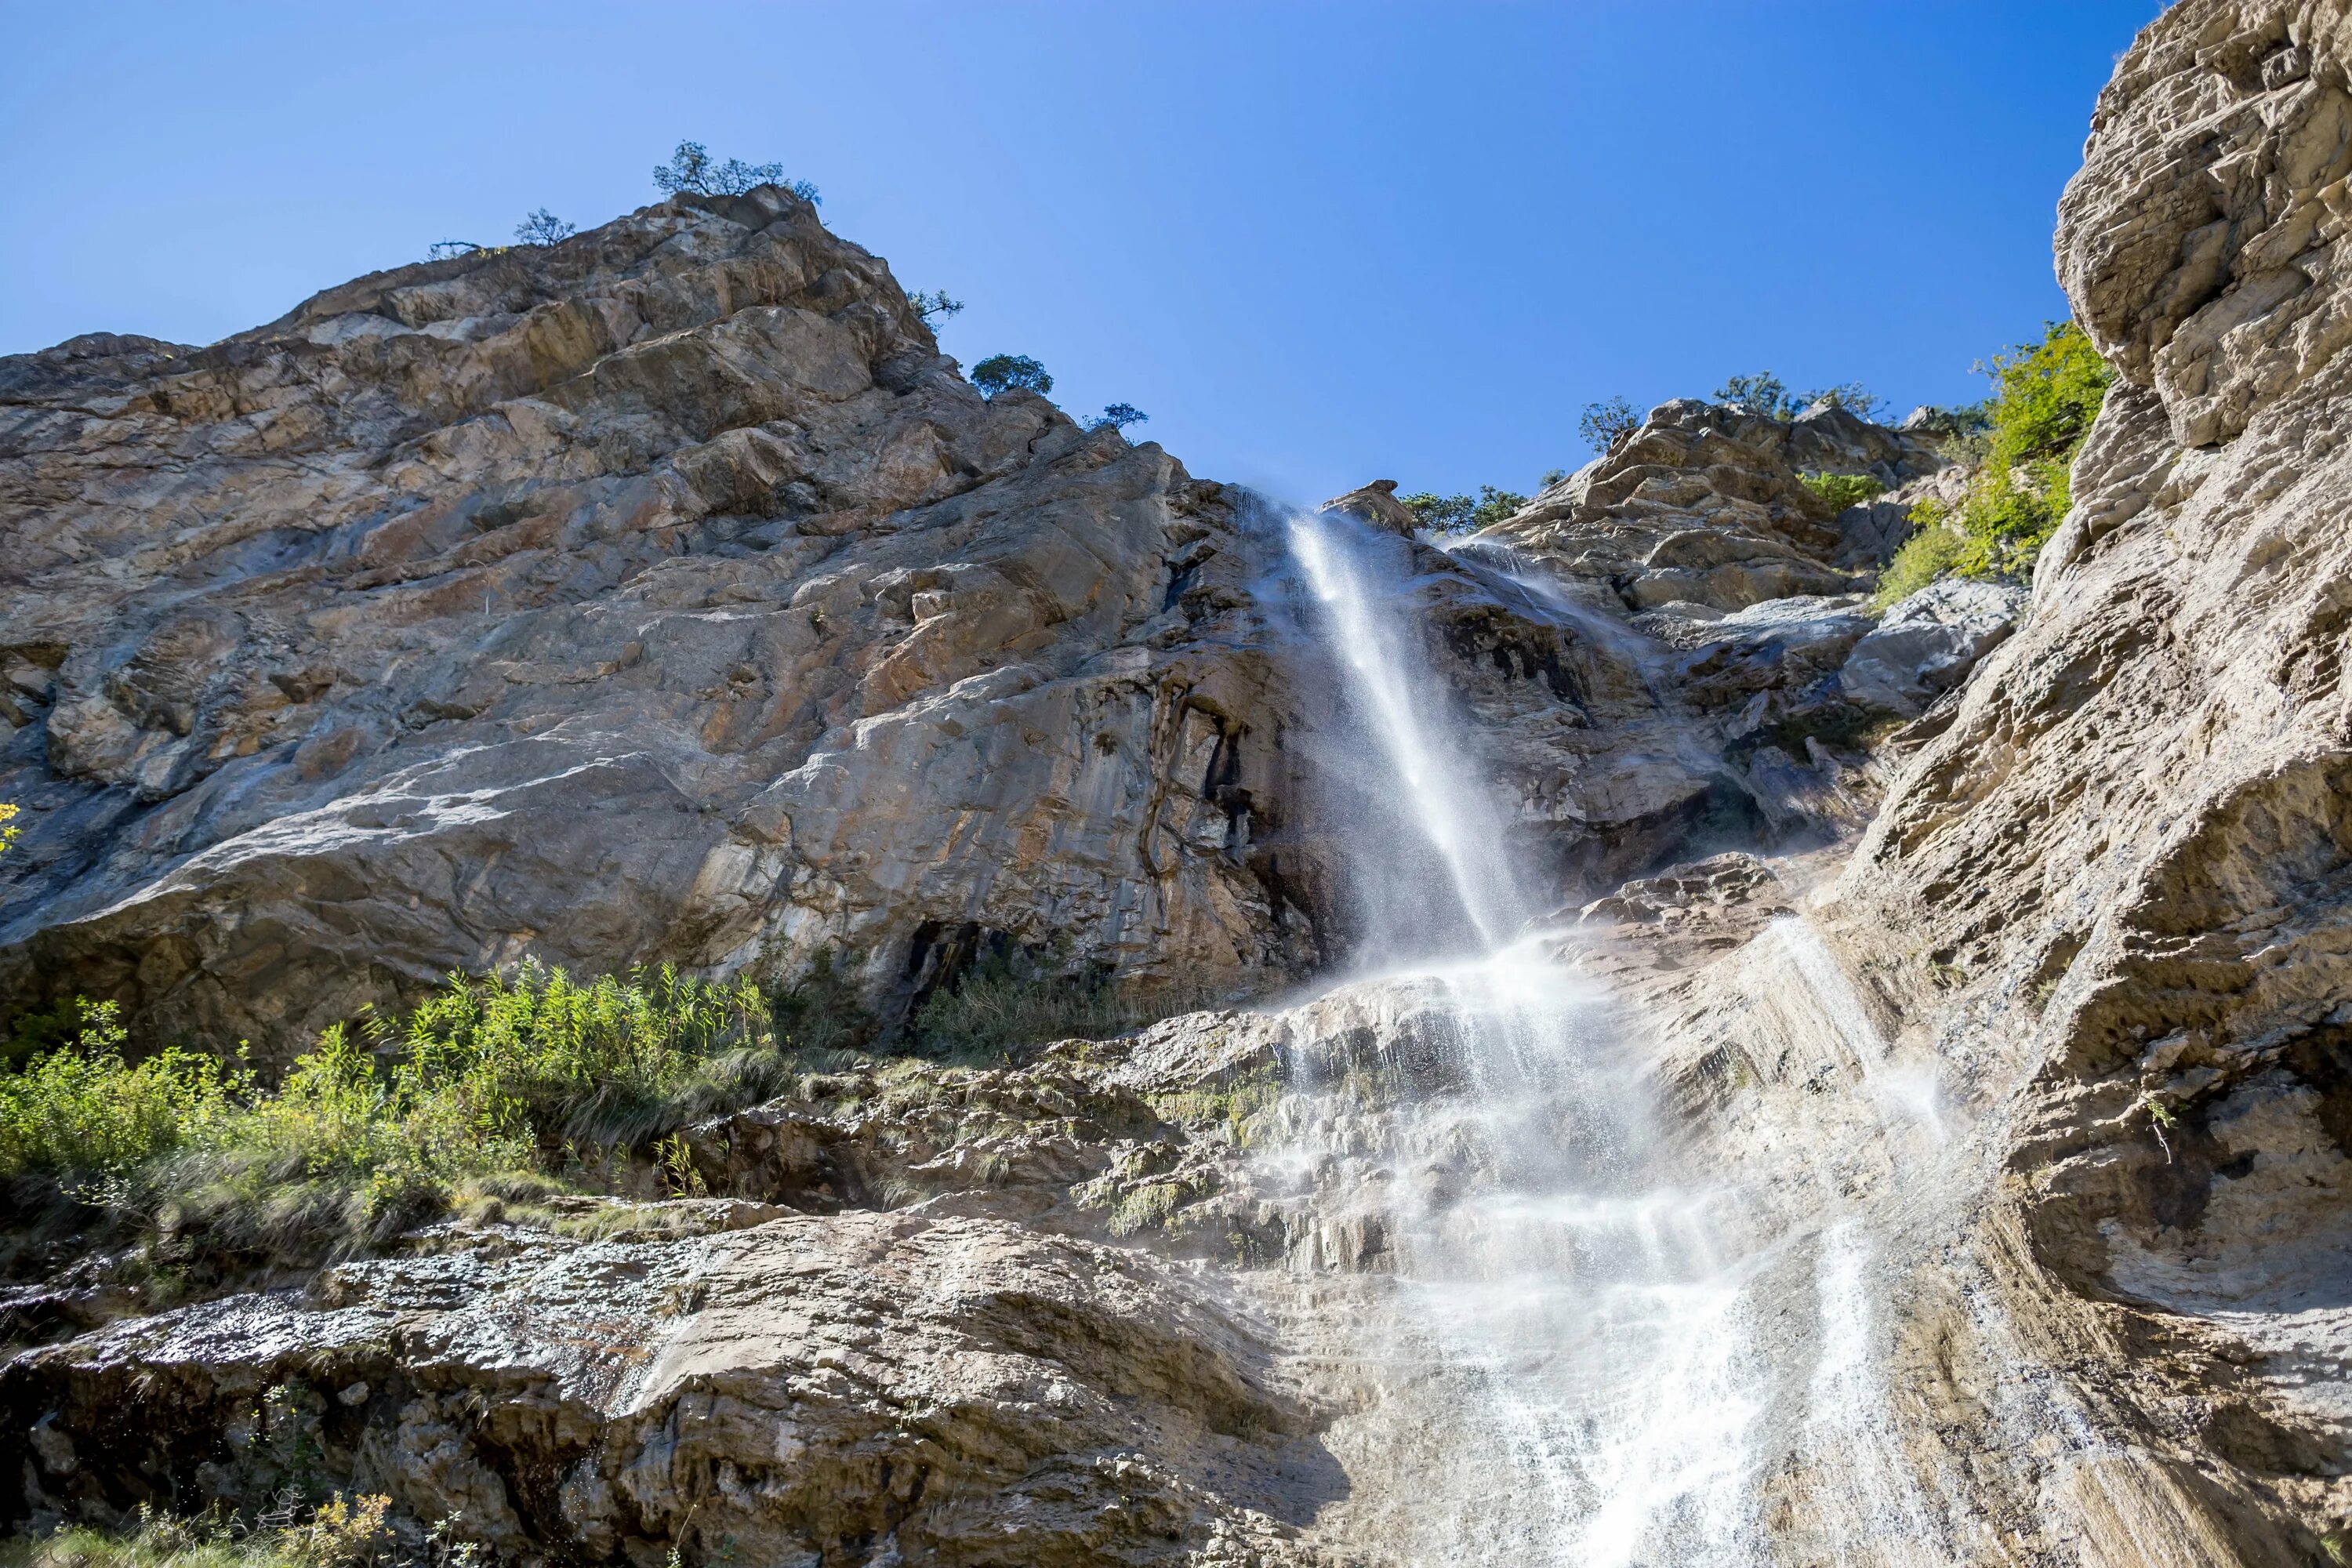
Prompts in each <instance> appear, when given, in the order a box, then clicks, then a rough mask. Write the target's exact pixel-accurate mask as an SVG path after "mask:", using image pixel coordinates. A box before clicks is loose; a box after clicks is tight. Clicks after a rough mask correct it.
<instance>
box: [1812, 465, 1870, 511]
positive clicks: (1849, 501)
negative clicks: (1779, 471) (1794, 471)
mask: <svg viewBox="0 0 2352 1568" xmlns="http://www.w3.org/2000/svg"><path fill="white" fill-rule="evenodd" d="M1797 479H1798V482H1799V483H1801V484H1802V485H1803V486H1804V487H1805V488H1806V489H1809V490H1811V491H1812V492H1813V493H1814V494H1815V495H1817V496H1819V497H1821V498H1822V500H1823V501H1825V502H1827V503H1828V504H1829V508H1830V510H1832V511H1843V510H1845V509H1846V508H1848V507H1850V506H1860V505H1862V503H1863V502H1864V501H1869V500H1877V499H1878V498H1879V497H1880V496H1883V495H1885V493H1886V487H1885V485H1882V484H1880V483H1879V482H1878V481H1877V480H1876V479H1872V478H1871V477H1870V476H1869V475H1868V474H1799V475H1798V476H1797Z"/></svg>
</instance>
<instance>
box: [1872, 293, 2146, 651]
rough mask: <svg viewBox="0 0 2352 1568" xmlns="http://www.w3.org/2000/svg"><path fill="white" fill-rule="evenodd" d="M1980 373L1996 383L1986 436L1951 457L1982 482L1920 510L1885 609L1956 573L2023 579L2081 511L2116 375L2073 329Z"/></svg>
mask: <svg viewBox="0 0 2352 1568" xmlns="http://www.w3.org/2000/svg"><path fill="white" fill-rule="evenodd" d="M1979 370H1982V371H1984V373H1985V374H1989V375H1990V376H1991V377H1992V379H1993V395H1992V397H1991V398H1990V400H1989V401H1988V402H1987V403H1986V404H1985V405H1984V407H1983V409H1982V411H1981V413H1982V428H1981V429H1980V430H1979V431H1976V432H1974V433H1971V434H1966V435H1961V436H1958V437H1954V438H1953V440H1952V441H1951V442H1949V443H1948V447H1947V449H1948V453H1949V455H1950V456H1952V457H1953V458H1956V459H1958V460H1960V461H1964V462H1970V463H1973V464H1974V465H1975V467H1976V474H1975V476H1974V477H1973V478H1972V479H1970V480H1969V489H1968V493H1967V494H1966V495H1964V496H1963V497H1961V499H1960V500H1959V501H1958V503H1957V504H1954V505H1945V504H1943V503H1941V502H1938V501H1935V500H1923V501H1921V502H1919V503H1918V504H1917V505H1916V506H1914V507H1913V508H1912V509H1911V521H1912V522H1913V523H1914V524H1915V525H1916V529H1917V531H1916V532H1915V533H1914V534H1913V535H1912V536H1911V538H1910V539H1909V540H1908V541H1907V542H1905V544H1904V546H1903V548H1902V549H1901V550H1899V551H1897V552H1895V560H1894V561H1893V563H1890V564H1889V565H1888V567H1887V569H1886V572H1885V575H1884V576H1882V577H1881V578H1880V579H1879V584H1878V593H1877V602H1878V604H1879V605H1881V607H1884V606H1885V605H1892V604H1894V603H1895V601H1896V600H1897V599H1900V598H1903V597H1904V596H1905V595H1909V594H1913V593H1916V592H1917V591H1918V590H1919V589H1921V588H1923V587H1925V586H1927V584H1929V583H1931V582H1933V581H1935V580H1936V579H1937V577H1940V576H1944V575H1946V574H1951V573H1958V574H1960V575H1962V576H1967V577H2005V578H2017V577H2022V576H2024V575H2025V574H2027V573H2029V572H2031V571H2032V569H2033V562H2034V558H2035V557H2036V556H2038V555H2039V554H2040V553H2041V552H2042V545H2043V544H2044V543H2046V542H2048V541H2049V538H2050V536H2051V534H2052V533H2053V532H2055V531H2057V527H2058V524H2059V522H2060V521H2062V520H2063V519H2064V517H2065V515H2066V511H2067V509H2068V508H2069V507H2071V506H2072V505H2073V504H2074V495H2073V492H2072V489H2071V488H2070V483H2069V478H2068V470H2069V469H2070V468H2072V467H2073V464H2074V454H2075V453H2076V452H2077V451H2079V450H2081V449H2082V445H2083V438H2084V437H2085V436H2087V435H2089V434H2090V429H2091V421H2092V420H2094V419H2095V418H2096V417H2097V416H2098V412H2099V405H2100V403H2101V402H2102V401H2104V400H2105V396H2106V393H2107V386H2108V384H2110V383H2111V382H2113V381H2114V380H2115V372H2114V371H2113V370H2112V369H2110V368H2109V366H2108V364H2107V363H2106V361H2105V360H2103V359H2101V358H2100V357H2099V353H2098V351H2097V350H2096V349H2095V348H2093V347H2092V346H2091V340H2090V339H2089V338H2088V337H2086V336H2084V332H2083V329H2082V328H2080V327H2078V326H2076V325H2075V324H2074V322H2072V321H2060V322H2057V323H2055V324H2054V325H2053V326H2051V327H2050V328H2049V329H2047V330H2046V331H2044V332H2043V333H2042V337H2041V339H2040V340H2039V341H2037V342H2030V343H2021V344H2020V345H2018V346H2017V347H2016V348H2013V349H2011V351H2009V353H2005V354H1995V355H1994V356H1993V360H1992V364H1991V366H1990V368H1989V369H1987V368H1986V367H1984V366H1979ZM1971 412H1973V411H1971Z"/></svg>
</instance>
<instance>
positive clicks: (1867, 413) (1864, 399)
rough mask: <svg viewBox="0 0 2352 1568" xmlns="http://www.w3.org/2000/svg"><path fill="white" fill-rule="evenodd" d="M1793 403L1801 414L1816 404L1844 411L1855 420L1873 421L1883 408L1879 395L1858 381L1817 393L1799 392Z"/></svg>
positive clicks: (1825, 388)
mask: <svg viewBox="0 0 2352 1568" xmlns="http://www.w3.org/2000/svg"><path fill="white" fill-rule="evenodd" d="M1795 401H1796V403H1797V405H1798V409H1797V411H1798V412H1799V413H1803V412H1804V411H1805V410H1806V409H1808V408H1811V406H1812V405H1814V404H1816V403H1826V404H1828V405H1830V406H1831V407H1832V408H1843V409H1844V410H1845V411H1846V412H1847V413H1849V414H1851V415H1853V416H1854V417H1855V418H1857V419H1875V418H1877V417H1878V411H1879V409H1880V407H1881V406H1883V400H1882V399H1881V398H1880V397H1879V395H1877V394H1876V393H1874V392H1873V391H1871V390H1870V388H1868V387H1866V386H1864V385H1863V384H1862V383H1860V382H1858V381H1849V382H1846V383H1844V384H1841V385H1838V386H1824V387H1822V389H1821V390H1820V391H1819V392H1801V393H1799V394H1797V396H1796V399H1795Z"/></svg>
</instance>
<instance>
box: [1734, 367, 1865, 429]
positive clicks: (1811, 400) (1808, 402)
mask: <svg viewBox="0 0 2352 1568" xmlns="http://www.w3.org/2000/svg"><path fill="white" fill-rule="evenodd" d="M1715 400H1716V401H1717V403H1727V404H1729V405H1732V406H1733V407H1735V408H1744V409H1746V410H1747V411H1748V413H1750V414H1760V415H1762V416H1764V417H1765V418H1767V419H1794V418H1795V417H1796V416H1798V415H1800V414H1802V413H1803V412H1804V411H1805V410H1806V409H1808V408H1811V406H1812V405H1814V404H1816V403H1826V404H1828V405H1830V406H1831V407H1832V408H1843V409H1845V410H1846V411H1847V412H1848V413H1850V414H1853V416H1856V417H1857V418H1862V419H1870V418H1874V417H1876V416H1877V413H1878V408H1879V399H1878V397H1877V395H1875V394H1874V393H1873V392H1872V391H1871V390H1870V389H1869V388H1868V387H1866V386H1864V385H1863V384H1862V383H1860V382H1858V381H1849V382H1845V383H1843V384H1839V385H1837V386H1824V387H1822V388H1820V389H1819V390H1817V391H1813V392H1790V390H1789V384H1788V383H1787V382H1785V381H1782V380H1781V379H1780V377H1779V376H1777V375H1774V374H1772V373H1771V372H1770V371H1769V370H1759V371H1758V372H1757V373H1756V374H1754V375H1735V376H1729V377H1727V378H1726V379H1725V381H1724V384H1722V385H1721V386H1718V387H1717V388H1716V389H1715Z"/></svg>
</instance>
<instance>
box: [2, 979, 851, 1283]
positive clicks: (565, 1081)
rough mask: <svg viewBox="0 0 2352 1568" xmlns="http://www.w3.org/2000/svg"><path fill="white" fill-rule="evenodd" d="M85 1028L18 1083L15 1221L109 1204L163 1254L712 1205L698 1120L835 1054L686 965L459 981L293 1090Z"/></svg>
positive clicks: (232, 1062)
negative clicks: (468, 1218) (565, 1197)
mask: <svg viewBox="0 0 2352 1568" xmlns="http://www.w3.org/2000/svg"><path fill="white" fill-rule="evenodd" d="M80 1015H81V1027H80V1028H79V1032H78V1033H77V1034H76V1036H75V1037H74V1038H73V1039H72V1040H71V1041H70V1042H68V1043H66V1044H63V1045H60V1046H58V1047H55V1048H53V1049H48V1050H44V1051H38V1052H36V1053H34V1054H32V1055H31V1056H30V1057H29V1058H28V1059H27V1060H26V1062H25V1065H24V1066H23V1068H20V1069H19V1070H17V1071H16V1072H14V1073H10V1074H7V1075H6V1076H5V1077H0V1178H8V1179H10V1180H11V1182H12V1186H11V1191H12V1194H14V1195H15V1198H16V1206H17V1208H18V1210H19V1212H18V1214H17V1215H16V1218H17V1219H18V1220H20V1221H23V1220H26V1219H33V1220H36V1221H38V1220H41V1219H42V1218H44V1217H47V1218H51V1219H58V1218H60V1217H61V1218H62V1220H63V1221H64V1222H66V1223H86V1222H87V1221H88V1219H89V1216H90V1214H91V1211H96V1212H97V1214H98V1215H100V1216H102V1218H103V1220H104V1221H105V1223H107V1224H110V1225H111V1226H116V1227H119V1228H120V1229H121V1230H122V1231H125V1232H128V1233H129V1234H131V1236H133V1237H138V1238H139V1239H141V1240H142V1241H143V1242H144V1243H145V1244H146V1245H147V1247H149V1249H150V1252H151V1255H152V1256H151V1262H153V1263H159V1264H168V1263H169V1262H170V1261H171V1260H173V1259H179V1260H183V1261H184V1260H186V1259H188V1258H191V1257H194V1256H195V1255H196V1254H197V1253H198V1252H199V1251H200V1250H201V1251H217V1252H226V1253H229V1254H233V1255H234V1254H246V1255H258V1256H262V1257H268V1258H314V1257H318V1256H321V1255H333V1254H336V1253H340V1252H343V1251H348V1250H351V1249H353V1248H356V1247H363V1246H365V1245H368V1244H370V1243H374V1242H382V1241H384V1240H387V1239H389V1238H390V1237H393V1236H394V1235H395V1234H397V1233H398V1232H400V1231H401V1230H404V1229H405V1228H408V1227H409V1226H413V1225H415V1224H416V1223H418V1222H419V1221H421V1220H423V1219H425V1218H428V1217H430V1216H431V1215H434V1214H436V1213H440V1212H446V1210H447V1209H449V1208H450V1207H451V1206H452V1205H453V1203H454V1202H456V1201H457V1200H460V1199H473V1200H496V1201H499V1202H517V1201H520V1202H526V1203H527V1202H528V1201H529V1199H530V1196H531V1195H537V1194H550V1193H555V1192H562V1191H576V1190H581V1189H583V1188H585V1189H600V1190H604V1191H614V1190H622V1191H632V1190H635V1189H643V1190H642V1192H640V1193H639V1194H638V1195H642V1196H648V1197H650V1196H658V1195H663V1194H672V1193H675V1194H686V1195H691V1194H692V1191H693V1178H692V1176H691V1166H690V1163H686V1162H685V1161H684V1160H683V1158H682V1155H681V1152H680V1150H681V1149H682V1145H678V1144H677V1143H675V1142H674V1140H673V1135H674V1134H675V1133H676V1132H677V1130H678V1129H680V1128H682V1127H684V1126H686V1125H688V1124H689V1123H691V1122H693V1121H700V1120H703V1119H705V1118H707V1117H710V1116H713V1115H717V1114H719V1113H721V1112H724V1111H727V1110H736V1109H740V1108H741V1107H743V1106H747V1105H751V1104H755V1103H757V1102H759V1101H761V1100H765V1099H769V1098H771V1097H772V1096H773V1095H775V1094H776V1093H778V1092H780V1091H782V1089H785V1088H787V1087H788V1086H792V1085H793V1084H796V1083H797V1082H798V1081H799V1079H800V1076H801V1074H802V1072H803V1070H805V1069H806V1068H810V1067H812V1066H824V1065H830V1062H831V1059H832V1058H833V1057H834V1056H835V1053H832V1052H829V1051H826V1050H825V1049H824V1048H823V1047H805V1046H801V1045H796V1044H794V1043H793V1042H792V1041H791V1040H790V1039H789V1038H788V1037H779V1036H778V1034H777V1032H776V1027H775V1018H774V1014H773V1010H772V1007H771V1005H770V1003H769V1001H768V999H767V998H766V997H765V996H763V995H762V994H761V992H760V990H759V989H758V987H756V986H754V985H752V984H750V983H749V982H740V983H737V984H713V983H709V982H704V981H698V980H694V979H690V978H688V977H685V976H682V975H680V974H678V973H677V972H676V971H675V970H673V969H663V970H659V971H654V972H638V973H632V974H630V975H628V976H626V977H613V976H607V977H605V978H603V979H600V980H595V981H589V982H582V981H575V980H573V979H572V978H571V977H570V976H569V975H567V974H566V973H564V972H563V971H562V970H560V969H542V968H541V967H539V966H537V965H535V964H527V965H525V966H524V967H523V968H522V969H521V970H520V971H519V972H518V973H516V974H515V975H513V976H512V977H511V978H507V979H501V978H497V977H492V978H489V979H483V980H471V979H467V978H464V977H462V976H457V977H452V978H451V980H450V981H449V982H448V984H446V986H445V987H443V989H442V990H440V991H439V992H437V993H436V994H434V995H433V996H431V997H430V998H428V999H427V1000H426V1001H425V1004H424V1005H421V1006H419V1007H418V1008H417V1009H416V1010H415V1012H414V1013H412V1014H410V1015H408V1016H406V1017H405V1018H404V1019H399V1020H393V1019H388V1018H383V1017H380V1016H372V1017H369V1018H367V1019H365V1020H364V1021H363V1022H362V1024H361V1026H359V1027H358V1028H356V1029H349V1028H345V1027H343V1026H340V1025H339V1026H335V1027H333V1028H331V1029H329V1030H328V1031H326V1033H325V1034H324V1035H322V1036H321V1037H320V1039H319V1042H318V1044H317V1046H316V1047H313V1048H312V1049H311V1050H310V1051H309V1052H307V1053H305V1054H304V1055H302V1056H301V1057H299V1058H297V1059H296V1060H295V1062H294V1063H293V1065H292V1066H291V1067H290V1068H289V1069H288V1070H287V1072H286V1074H285V1076H284V1077H283V1078H282V1079H280V1080H279V1082H278V1084H277V1085H275V1086H274V1087H270V1086H265V1085H264V1084H263V1083H262V1082H261V1081H260V1079H259V1078H258V1077H257V1074H256V1073H255V1072H254V1070H253V1069H252V1068H249V1067H248V1066H247V1065H246V1064H245V1062H244V1061H243V1060H242V1059H241V1058H220V1057H216V1056H211V1055H206V1054H205V1053H202V1052H195V1051H190V1050H186V1049H184V1048H180V1047H173V1048H170V1049H166V1050H163V1051H161V1052H157V1053H155V1054H153V1055H151V1056H148V1057H146V1058H142V1059H140V1060H136V1061H133V1060H131V1059H129V1058H127V1057H126V1055H125V1053H124V1049H123V1044H124V1042H123V1034H122V1030H121V1026H120V1025H119V1024H118V1022H117V1020H116V1016H115V1011H114V1007H113V1005H112V1004H110V1003H100V1004H96V1005H90V1004H83V1005H81V1007H80ZM28 1202H29V1206H30V1207H31V1208H32V1209H33V1210H35V1211H37V1210H38V1209H39V1208H40V1207H41V1206H42V1205H44V1204H47V1205H49V1206H50V1207H51V1208H52V1209H53V1210H60V1209H61V1210H62V1211H63V1212H62V1215H58V1214H56V1213H53V1214H51V1215H47V1216H44V1215H40V1214H39V1213H37V1212H34V1213H26V1208H27V1206H28Z"/></svg>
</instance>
